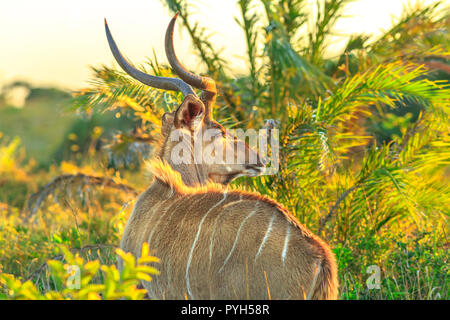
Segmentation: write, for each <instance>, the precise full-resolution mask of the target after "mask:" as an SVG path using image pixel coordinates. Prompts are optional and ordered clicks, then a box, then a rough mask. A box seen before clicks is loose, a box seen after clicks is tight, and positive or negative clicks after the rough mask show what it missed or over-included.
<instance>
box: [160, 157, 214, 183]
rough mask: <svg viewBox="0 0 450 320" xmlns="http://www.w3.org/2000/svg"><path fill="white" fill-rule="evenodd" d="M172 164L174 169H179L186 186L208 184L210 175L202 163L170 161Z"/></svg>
mask: <svg viewBox="0 0 450 320" xmlns="http://www.w3.org/2000/svg"><path fill="white" fill-rule="evenodd" d="M169 163H170V162H169ZM170 166H171V167H172V169H173V170H175V171H178V172H179V173H180V174H181V179H182V180H183V182H184V184H185V185H186V186H188V187H194V186H198V185H206V182H207V180H208V175H207V174H206V173H205V172H204V170H203V168H202V165H201V164H200V165H196V164H183V163H182V164H173V163H170Z"/></svg>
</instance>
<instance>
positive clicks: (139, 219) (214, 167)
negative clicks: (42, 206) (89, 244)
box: [105, 16, 338, 299]
mask: <svg viewBox="0 0 450 320" xmlns="http://www.w3.org/2000/svg"><path fill="white" fill-rule="evenodd" d="M175 19H176V16H175V17H174V18H173V19H172V20H171V22H170V24H169V27H168V29H167V32H166V37H165V50H166V54H167V58H168V60H169V63H170V65H171V66H172V68H173V70H174V71H175V72H176V73H177V75H178V76H179V77H180V78H181V79H176V78H166V77H156V76H152V75H148V74H145V73H143V72H141V71H139V70H137V69H135V68H134V67H132V66H131V65H130V64H129V63H128V62H127V61H126V59H125V58H124V57H123V56H122V55H121V53H120V51H119V49H118V48H117V45H116V43H115V42H114V40H113V38H112V36H111V33H110V31H109V28H108V25H107V23H106V20H105V29H106V35H107V38H108V42H109V45H110V48H111V50H112V53H113V55H114V57H115V59H116V60H117V62H118V64H119V65H120V66H121V67H122V68H123V69H124V70H125V71H126V72H127V73H128V74H129V75H131V76H132V77H134V78H135V79H137V80H139V81H140V82H142V83H144V84H146V85H149V86H151V87H155V88H160V89H166V90H176V91H181V92H182V93H183V95H184V97H185V98H184V101H183V102H182V104H181V105H180V106H179V107H178V108H177V110H176V111H174V112H171V113H166V114H164V116H163V118H162V129H161V132H162V137H163V141H162V146H161V149H160V151H159V155H158V157H157V158H156V159H157V160H153V161H152V162H151V167H152V171H153V174H154V176H155V179H154V181H153V183H152V184H151V185H150V187H149V188H148V189H147V190H146V191H145V192H143V193H142V194H141V195H140V196H139V198H138V200H137V202H136V204H135V206H134V209H133V212H132V213H131V216H130V218H129V220H128V222H127V225H126V227H125V230H124V234H123V236H122V240H121V248H122V250H124V251H126V252H131V253H132V254H133V255H135V256H136V257H138V256H139V255H140V252H141V247H142V244H143V243H144V242H147V243H149V246H150V249H151V253H152V254H153V255H155V256H157V257H159V258H160V259H161V263H160V264H159V265H158V266H157V267H158V269H159V270H160V271H161V274H160V275H158V276H156V277H154V279H153V280H152V281H151V282H143V286H144V287H145V288H146V289H147V291H148V294H149V296H150V297H151V298H157V299H185V298H189V299H245V298H247V297H250V298H252V299H268V298H271V299H305V298H306V299H336V298H337V287H338V283H337V269H336V263H335V258H334V256H333V254H332V252H331V251H330V249H329V247H328V245H327V244H325V243H324V242H323V241H322V240H321V239H320V238H319V237H317V236H315V235H314V234H312V233H311V232H310V231H309V230H308V229H307V228H306V227H305V226H303V225H302V224H300V223H299V222H298V221H297V220H296V219H295V218H294V217H293V216H292V215H291V214H290V213H289V212H288V211H287V210H286V209H284V208H283V207H282V206H281V205H280V204H278V203H277V202H275V201H273V200H271V199H268V198H266V197H264V196H261V195H260V194H256V193H250V192H244V191H241V190H232V189H229V188H227V186H226V185H227V184H228V183H229V182H230V181H231V180H232V179H234V178H236V177H238V176H242V175H246V176H254V175H258V174H259V173H260V172H261V170H262V169H263V167H264V163H263V161H262V160H261V159H260V158H259V156H258V154H257V153H256V151H254V150H252V149H251V148H249V147H248V146H247V145H246V144H245V142H244V141H241V140H238V139H236V138H235V137H233V136H231V135H230V134H228V133H227V132H225V130H224V129H223V127H222V126H221V125H220V124H219V123H217V122H216V121H215V120H213V119H212V108H213V105H214V102H215V98H216V94H217V90H216V84H215V82H214V80H212V79H210V78H207V77H201V76H198V75H195V74H193V73H191V72H189V71H188V70H186V69H185V67H183V66H182V65H181V63H180V62H179V61H178V59H177V57H176V55H175V52H174V47H173V29H174V24H175ZM191 86H193V87H195V88H197V89H200V90H201V91H202V94H201V96H200V98H198V97H197V96H196V94H195V92H194V91H193V89H192V87H191ZM209 129H216V130H217V132H218V134H219V135H218V137H219V138H218V139H219V143H221V144H222V147H223V149H224V150H228V149H230V148H236V147H238V146H242V145H245V151H246V153H247V156H248V157H246V158H245V159H246V161H245V162H244V163H241V164H226V163H222V164H220V163H219V164H217V163H213V164H207V163H201V164H197V163H191V164H186V163H181V164H180V163H176V162H175V161H173V159H172V158H173V157H172V156H171V155H172V151H173V149H174V148H175V145H176V143H178V142H173V141H171V140H170V139H169V137H170V136H171V134H172V133H173V132H175V131H176V130H177V131H180V132H182V135H185V136H188V137H189V138H190V139H187V140H183V141H188V142H185V143H187V144H189V146H190V147H191V148H190V150H191V151H192V150H193V147H192V145H193V144H194V143H195V139H196V137H198V136H199V135H198V134H197V133H199V132H200V133H201V132H204V131H206V130H209ZM208 143H210V142H208V141H202V144H203V145H205V144H208ZM191 144H192V145H191ZM251 155H253V156H256V158H257V161H256V163H250V162H249V161H247V159H250V156H251ZM192 158H194V157H192ZM119 265H120V263H119ZM119 267H120V266H119Z"/></svg>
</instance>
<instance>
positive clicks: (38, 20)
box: [0, 0, 436, 89]
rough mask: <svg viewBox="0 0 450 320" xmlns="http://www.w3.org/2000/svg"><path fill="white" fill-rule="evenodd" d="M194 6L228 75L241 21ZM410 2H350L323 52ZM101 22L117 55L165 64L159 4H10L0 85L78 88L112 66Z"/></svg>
mask: <svg viewBox="0 0 450 320" xmlns="http://www.w3.org/2000/svg"><path fill="white" fill-rule="evenodd" d="M309 2H310V3H311V4H313V3H315V1H314V0H310V1H309ZM434 2H436V1H435V0H425V1H423V3H424V4H430V3H434ZM193 3H194V4H195V15H193V17H194V18H195V19H197V20H198V21H199V22H200V23H201V25H202V26H204V27H206V28H207V29H208V30H210V32H211V42H212V43H214V44H215V45H217V47H218V48H223V52H224V57H225V58H227V59H228V60H229V61H231V62H232V66H231V68H230V69H231V70H232V71H235V72H239V70H242V69H243V68H244V66H245V65H244V64H245V61H244V59H243V58H242V57H244V55H245V49H246V46H245V39H244V33H243V32H241V30H240V28H239V26H238V25H237V23H236V22H235V18H236V17H238V18H239V10H238V7H237V4H236V2H235V1H223V0H208V1H206V0H196V1H194V2H193ZM408 3H409V1H407V0H377V1H374V0H359V1H355V2H353V3H350V4H348V5H347V9H346V15H347V17H346V18H345V19H341V20H339V21H338V23H337V25H336V28H335V30H337V31H338V32H339V33H340V34H336V36H335V37H334V38H333V39H331V41H330V43H329V52H328V54H329V55H332V54H333V52H334V51H335V49H338V48H342V46H343V45H344V43H345V37H346V36H348V35H350V34H354V33H367V34H372V35H374V36H376V35H377V34H379V33H380V32H382V30H386V29H388V28H389V26H390V25H391V24H392V22H393V21H395V19H396V17H398V16H399V15H400V14H401V12H402V9H403V7H404V6H405V5H407V4H408ZM103 18H107V19H108V22H109V25H110V27H111V31H112V32H113V35H114V37H115V39H116V41H117V43H118V44H119V47H120V48H121V50H122V52H124V53H125V54H126V56H127V57H129V58H130V60H132V61H133V62H134V63H135V64H139V63H143V62H145V58H146V57H148V56H152V55H153V53H152V50H153V49H154V50H155V52H156V55H157V57H158V59H159V60H160V61H165V56H164V50H163V40H164V32H165V29H166V27H167V24H168V22H169V20H170V18H171V15H170V13H169V10H168V9H167V8H165V7H164V6H163V5H162V4H161V1H159V0H128V1H117V0H96V1H87V0H80V1H54V0H41V1H31V0H15V1H8V2H6V3H3V4H2V5H1V9H0V30H1V32H0V43H1V51H0V57H1V59H0V86H1V85H3V84H5V83H9V82H11V81H17V80H24V81H28V82H31V83H32V84H33V85H46V86H57V87H60V88H64V89H77V88H79V87H82V86H84V85H85V84H86V81H87V80H88V79H89V77H90V69H89V66H90V65H92V66H96V65H99V64H107V65H112V63H113V58H112V55H111V53H110V51H109V48H108V45H107V42H106V38H105V32H104V27H103ZM179 30H180V29H178V31H176V35H175V39H176V50H177V52H179V55H180V56H182V58H183V61H184V62H185V63H186V64H187V65H188V66H189V67H190V68H191V69H194V70H197V71H200V70H198V69H199V68H196V67H195V66H197V62H198V61H197V60H196V58H195V57H193V54H192V50H191V49H192V47H191V45H190V43H189V37H188V36H187V34H185V33H184V32H179ZM182 53H185V54H182ZM200 69H201V66H200Z"/></svg>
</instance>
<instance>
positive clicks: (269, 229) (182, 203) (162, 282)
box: [123, 191, 330, 299]
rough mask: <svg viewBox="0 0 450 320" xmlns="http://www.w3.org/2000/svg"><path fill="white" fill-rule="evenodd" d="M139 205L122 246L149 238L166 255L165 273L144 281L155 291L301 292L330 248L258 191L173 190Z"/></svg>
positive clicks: (179, 294)
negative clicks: (131, 234)
mask: <svg viewBox="0 0 450 320" xmlns="http://www.w3.org/2000/svg"><path fill="white" fill-rule="evenodd" d="M141 199H145V197H141ZM134 213H135V217H134V229H135V230H137V232H136V233H135V234H136V235H137V237H135V238H136V239H135V240H134V242H133V241H128V242H126V241H125V242H123V244H125V248H123V249H124V250H128V251H132V252H133V253H134V254H135V255H136V254H139V252H140V246H141V245H142V243H143V242H148V243H149V245H150V249H151V253H152V254H153V255H155V256H157V257H159V258H160V259H161V263H160V264H159V265H158V266H157V267H158V269H159V270H160V271H161V274H160V275H159V276H156V277H154V279H153V281H152V282H148V283H146V284H145V286H146V288H147V289H148V291H149V295H150V297H153V298H167V299H184V298H185V297H187V298H191V299H245V298H247V294H248V295H249V296H248V297H249V298H252V299H268V298H272V299H292V298H300V299H301V298H304V297H306V296H307V294H308V292H309V291H310V287H311V286H313V281H314V279H313V277H312V275H314V274H315V273H317V268H318V266H319V264H321V263H322V261H324V259H325V260H326V259H329V256H330V252H329V248H328V246H327V245H326V244H324V243H323V242H322V241H321V240H320V239H319V238H317V237H315V236H314V235H313V234H312V233H311V232H309V231H308V230H307V229H306V228H305V227H304V226H303V225H301V224H299V223H298V222H297V221H296V220H295V218H294V217H292V215H290V214H289V213H288V212H287V211H286V210H284V209H283V208H282V207H281V206H280V205H278V204H277V203H275V202H273V201H271V200H269V199H267V198H263V197H261V196H258V195H255V194H248V193H243V192H240V191H229V192H226V191H222V192H219V191H215V192H204V193H195V194H190V195H178V194H175V195H174V196H172V197H169V198H167V199H165V200H163V201H155V202H154V203H152V202H151V201H147V202H146V201H141V202H140V201H138V203H137V204H136V207H135V212H134ZM137 217H140V218H137ZM130 220H131V218H130ZM130 222H132V221H130ZM132 242H133V243H132ZM127 246H128V247H127ZM132 247H133V248H134V249H133V248H132ZM130 249H131V250H130ZM269 295H270V296H269Z"/></svg>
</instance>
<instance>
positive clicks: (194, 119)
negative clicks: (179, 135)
mask: <svg viewBox="0 0 450 320" xmlns="http://www.w3.org/2000/svg"><path fill="white" fill-rule="evenodd" d="M204 117H205V106H204V105H203V102H202V101H201V100H200V99H199V98H197V97H195V96H194V95H191V94H189V95H187V96H186V97H185V98H184V100H183V103H181V105H180V106H179V107H178V109H177V111H176V112H175V119H174V125H175V128H177V129H181V128H184V129H188V130H192V131H195V130H197V129H198V128H199V127H200V126H201V124H202V122H203V118H204Z"/></svg>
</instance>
